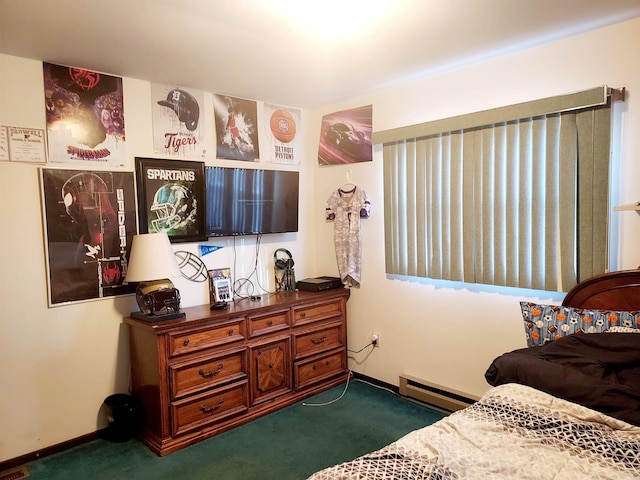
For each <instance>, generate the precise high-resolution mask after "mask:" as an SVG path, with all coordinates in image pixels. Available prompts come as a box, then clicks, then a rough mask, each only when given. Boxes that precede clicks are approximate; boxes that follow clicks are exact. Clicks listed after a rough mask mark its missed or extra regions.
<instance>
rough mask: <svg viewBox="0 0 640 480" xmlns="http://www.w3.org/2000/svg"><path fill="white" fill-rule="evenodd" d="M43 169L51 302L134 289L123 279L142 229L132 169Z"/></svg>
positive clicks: (133, 290) (102, 295) (52, 303)
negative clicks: (139, 229)
mask: <svg viewBox="0 0 640 480" xmlns="http://www.w3.org/2000/svg"><path fill="white" fill-rule="evenodd" d="M40 172H41V185H42V210H43V216H44V225H45V235H46V244H45V253H46V259H47V268H48V280H49V292H48V293H49V306H56V305H60V304H65V303H70V302H77V301H83V300H94V299H99V298H105V297H112V296H114V295H122V294H128V293H133V292H135V285H125V284H124V278H125V275H126V273H127V261H128V258H129V251H130V249H131V242H132V240H133V235H134V234H135V233H136V232H137V230H136V207H135V205H136V203H135V190H134V183H133V173H131V172H107V171H88V170H61V169H51V168H41V169H40Z"/></svg>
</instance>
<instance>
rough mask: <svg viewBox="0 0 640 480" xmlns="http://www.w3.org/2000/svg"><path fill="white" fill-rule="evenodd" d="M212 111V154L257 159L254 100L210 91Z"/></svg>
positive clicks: (218, 156)
mask: <svg viewBox="0 0 640 480" xmlns="http://www.w3.org/2000/svg"><path fill="white" fill-rule="evenodd" d="M213 111H214V115H215V120H216V141H217V151H216V157H217V158H226V159H228V160H245V161H251V162H253V161H256V160H257V159H259V158H260V148H259V145H258V106H257V104H256V102H254V101H252V100H243V99H241V98H235V97H229V96H226V95H214V96H213Z"/></svg>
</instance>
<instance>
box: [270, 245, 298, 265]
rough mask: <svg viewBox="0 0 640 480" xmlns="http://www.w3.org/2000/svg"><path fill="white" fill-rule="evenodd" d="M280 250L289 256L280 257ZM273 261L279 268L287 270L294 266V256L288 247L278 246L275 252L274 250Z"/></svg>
mask: <svg viewBox="0 0 640 480" xmlns="http://www.w3.org/2000/svg"><path fill="white" fill-rule="evenodd" d="M278 252H282V253H284V254H285V255H286V256H287V257H288V258H278ZM273 262H274V263H275V265H276V268H277V269H279V270H286V269H288V268H293V265H294V263H293V256H292V255H291V252H290V251H289V250H287V249H286V248H278V249H277V250H276V251H275V252H273Z"/></svg>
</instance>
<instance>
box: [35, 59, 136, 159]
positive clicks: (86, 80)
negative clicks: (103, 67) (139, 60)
mask: <svg viewBox="0 0 640 480" xmlns="http://www.w3.org/2000/svg"><path fill="white" fill-rule="evenodd" d="M42 65H43V71H44V96H45V111H46V119H47V139H48V148H49V162H53V163H74V164H82V165H83V166H84V167H86V166H87V165H88V164H94V165H97V164H99V165H101V166H107V165H108V166H124V165H125V160H126V158H125V148H124V147H125V144H124V142H125V129H124V108H123V96H122V78H120V77H114V76H111V75H105V74H103V73H98V72H93V71H90V70H83V69H81V68H75V67H67V66H62V65H54V64H51V63H46V62H43V64H42Z"/></svg>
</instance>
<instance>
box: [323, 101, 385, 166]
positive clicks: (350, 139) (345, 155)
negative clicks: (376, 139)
mask: <svg viewBox="0 0 640 480" xmlns="http://www.w3.org/2000/svg"><path fill="white" fill-rule="evenodd" d="M372 117H373V105H368V106H366V107H359V108H353V109H351V110H344V111H341V112H336V113H333V114H330V115H325V116H324V117H322V125H321V127H320V144H319V146H318V163H319V164H320V165H341V164H346V163H358V162H370V161H371V160H372V159H373V147H372V144H371V131H372V126H371V125H372Z"/></svg>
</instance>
